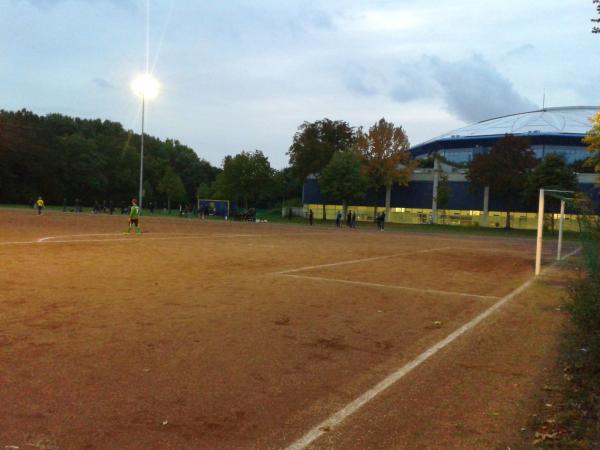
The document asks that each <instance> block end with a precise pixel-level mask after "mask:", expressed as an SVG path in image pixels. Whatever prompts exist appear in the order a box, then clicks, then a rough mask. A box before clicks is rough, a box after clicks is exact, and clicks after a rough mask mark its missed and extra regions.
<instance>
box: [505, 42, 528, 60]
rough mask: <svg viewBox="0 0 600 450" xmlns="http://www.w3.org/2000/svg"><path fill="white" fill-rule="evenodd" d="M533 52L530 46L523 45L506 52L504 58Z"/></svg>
mask: <svg viewBox="0 0 600 450" xmlns="http://www.w3.org/2000/svg"><path fill="white" fill-rule="evenodd" d="M534 50H535V47H534V46H533V45H531V44H523V45H519V46H518V47H515V48H512V49H510V50H509V51H507V52H506V56H509V57H511V56H523V55H526V54H528V53H531V52H533V51H534Z"/></svg>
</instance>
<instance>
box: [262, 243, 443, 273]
mask: <svg viewBox="0 0 600 450" xmlns="http://www.w3.org/2000/svg"><path fill="white" fill-rule="evenodd" d="M452 248H453V247H436V248H428V249H425V250H415V251H408V252H403V253H394V254H393V255H384V256H375V257H372V258H361V259H351V260H347V261H339V262H334V263H328V264H318V265H316V266H304V267H298V268H296V269H289V270H282V271H281V272H274V273H273V275H287V274H289V273H294V272H303V271H305V270H311V269H321V268H323V267H336V266H344V265H346V264H357V263H361V262H367V261H377V260H380V259H389V258H397V257H399V256H407V255H417V254H420V253H429V252H437V251H441V250H450V249H452Z"/></svg>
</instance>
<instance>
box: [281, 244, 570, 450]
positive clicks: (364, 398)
mask: <svg viewBox="0 0 600 450" xmlns="http://www.w3.org/2000/svg"><path fill="white" fill-rule="evenodd" d="M579 250H581V248H578V249H576V250H574V251H572V252H571V253H569V254H568V255H565V257H564V258H563V259H562V260H565V259H567V258H569V257H571V256H573V255H574V254H576V253H577V252H579ZM562 260H561V261H562ZM556 264H557V262H555V263H553V264H552V265H551V266H549V267H554V266H555V265H556ZM547 269H548V268H547ZM535 280H536V277H532V278H530V279H529V280H527V281H526V282H525V283H523V284H522V285H521V286H519V287H518V288H517V289H515V290H514V291H512V292H511V293H509V294H508V295H505V296H504V297H502V298H501V299H500V300H498V301H497V302H496V303H494V304H493V305H492V306H490V307H489V308H488V309H486V310H485V311H483V312H482V313H481V314H479V315H478V316H476V317H475V318H473V319H471V320H470V321H469V322H467V323H465V324H464V325H462V326H461V327H459V328H458V329H457V330H455V331H454V332H452V333H450V334H449V335H448V336H446V337H445V338H444V339H442V340H441V341H439V342H438V343H436V344H435V345H433V346H432V347H430V348H429V349H427V350H425V351H424V352H423V353H421V354H420V355H419V356H417V357H416V358H415V359H413V360H412V361H410V362H408V363H407V364H405V365H404V366H402V367H400V368H399V369H398V370H396V371H395V372H393V373H392V374H390V375H388V376H387V377H386V378H384V379H383V380H382V381H380V382H379V383H377V384H376V385H375V386H373V387H372V388H371V389H369V390H368V391H366V392H365V393H364V394H362V395H360V396H359V397H357V398H355V399H354V400H353V401H351V402H350V403H348V404H347V405H346V406H344V407H343V408H341V409H340V410H338V411H337V412H336V413H334V414H333V415H331V416H329V417H328V418H327V419H325V420H324V421H322V422H321V423H319V424H318V425H316V426H315V427H314V428H312V429H311V430H309V431H308V432H307V433H306V434H305V435H304V436H302V437H301V438H300V439H298V440H297V441H295V442H294V443H292V444H291V445H290V446H288V447H287V450H303V449H305V448H307V447H308V446H309V445H311V444H312V443H313V442H314V441H316V440H317V439H318V438H319V437H321V436H322V435H324V434H325V433H327V432H328V430H332V429H334V428H336V427H338V426H339V425H340V424H342V422H344V420H346V419H347V418H348V417H349V416H351V415H352V414H354V413H355V412H357V411H358V410H359V409H361V408H362V407H363V406H364V405H366V404H367V403H369V402H370V401H371V400H373V399H374V398H375V397H377V396H378V395H379V394H381V393H382V392H383V391H385V390H386V389H387V388H389V387H390V386H392V385H394V384H395V383H396V382H398V381H399V380H400V379H402V378H404V376H406V375H407V374H408V373H410V372H411V371H412V370H413V369H415V368H417V367H418V366H420V365H421V364H422V363H424V362H425V361H427V360H428V359H429V358H431V357H432V356H433V355H435V354H436V353H438V352H439V351H440V350H442V349H443V348H445V347H447V346H448V345H449V344H451V343H452V342H454V341H455V340H456V339H458V338H459V337H460V336H462V335H463V334H465V333H467V332H468V331H470V330H472V329H473V328H475V327H476V326H477V325H479V324H480V323H481V322H483V321H484V320H485V319H487V318H488V317H489V316H491V315H492V314H494V313H495V312H496V311H498V310H499V309H500V308H502V306H504V305H505V304H507V303H508V302H510V301H511V300H512V299H514V298H515V297H516V296H517V295H519V294H521V293H523V292H524V291H526V290H527V289H528V288H529V287H530V286H531V285H532V284H533V283H534V282H535Z"/></svg>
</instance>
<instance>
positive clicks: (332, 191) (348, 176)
mask: <svg viewBox="0 0 600 450" xmlns="http://www.w3.org/2000/svg"><path fill="white" fill-rule="evenodd" d="M319 186H320V188H321V193H322V194H323V195H324V196H325V197H326V198H328V199H331V200H341V201H342V202H343V203H344V205H347V204H348V203H352V202H358V201H360V200H361V199H362V198H363V197H364V195H365V193H366V190H367V186H368V180H367V178H366V177H365V176H364V175H363V173H362V171H361V163H360V159H359V158H358V156H357V155H356V154H355V153H353V152H344V153H336V154H334V155H333V157H332V158H331V161H330V162H329V164H327V166H325V168H324V169H323V170H322V172H321V175H320V177H319Z"/></svg>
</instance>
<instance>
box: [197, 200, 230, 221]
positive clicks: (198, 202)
mask: <svg viewBox="0 0 600 450" xmlns="http://www.w3.org/2000/svg"><path fill="white" fill-rule="evenodd" d="M196 202H197V205H196V208H197V210H198V211H200V202H224V203H227V213H226V215H225V220H227V219H228V218H229V213H230V212H231V211H230V208H229V200H224V199H218V198H197V199H196Z"/></svg>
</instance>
